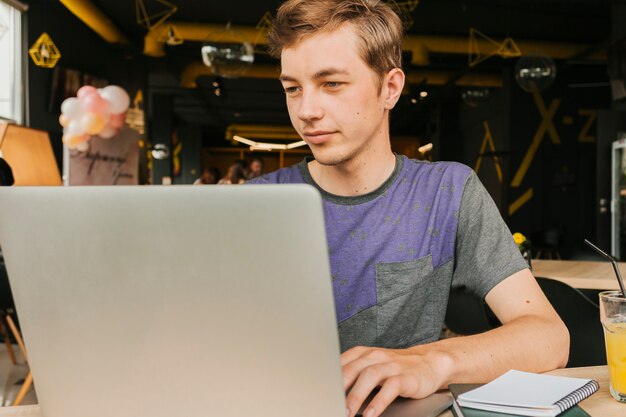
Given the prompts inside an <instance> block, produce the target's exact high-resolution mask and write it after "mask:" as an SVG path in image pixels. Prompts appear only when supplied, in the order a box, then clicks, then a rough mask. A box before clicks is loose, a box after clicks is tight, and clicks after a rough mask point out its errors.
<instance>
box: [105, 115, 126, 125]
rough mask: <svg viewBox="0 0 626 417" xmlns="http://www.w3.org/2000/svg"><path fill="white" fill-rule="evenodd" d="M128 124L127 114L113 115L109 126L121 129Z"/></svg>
mask: <svg viewBox="0 0 626 417" xmlns="http://www.w3.org/2000/svg"><path fill="white" fill-rule="evenodd" d="M124 123H126V113H120V114H112V115H111V118H110V119H109V124H110V125H111V126H113V127H115V128H120V127H122V126H124Z"/></svg>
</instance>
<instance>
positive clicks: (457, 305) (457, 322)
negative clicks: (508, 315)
mask: <svg viewBox="0 0 626 417" xmlns="http://www.w3.org/2000/svg"><path fill="white" fill-rule="evenodd" d="M445 324H446V327H447V328H448V329H449V330H450V331H452V332H453V333H456V334H459V335H471V334H476V333H482V332H486V331H487V330H491V329H493V328H494V327H496V325H494V323H493V321H492V319H490V316H489V315H488V312H487V305H486V304H485V302H484V301H483V300H481V299H480V297H478V296H477V295H475V294H473V293H471V292H470V291H468V290H467V289H466V288H464V287H461V288H452V290H450V298H449V300H448V308H447V310H446V318H445Z"/></svg>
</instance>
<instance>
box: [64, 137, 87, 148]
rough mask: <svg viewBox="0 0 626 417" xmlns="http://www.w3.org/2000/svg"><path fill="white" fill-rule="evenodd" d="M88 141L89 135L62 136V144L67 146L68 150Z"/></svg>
mask: <svg viewBox="0 0 626 417" xmlns="http://www.w3.org/2000/svg"><path fill="white" fill-rule="evenodd" d="M88 140H89V135H63V143H64V144H65V145H67V147H68V148H70V149H74V148H76V146H78V145H79V144H80V143H83V142H86V141H88Z"/></svg>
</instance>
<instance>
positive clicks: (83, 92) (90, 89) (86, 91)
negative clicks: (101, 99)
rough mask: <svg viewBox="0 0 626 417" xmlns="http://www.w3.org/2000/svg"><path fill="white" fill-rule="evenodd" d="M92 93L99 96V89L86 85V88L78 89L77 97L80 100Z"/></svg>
mask: <svg viewBox="0 0 626 417" xmlns="http://www.w3.org/2000/svg"><path fill="white" fill-rule="evenodd" d="M91 93H96V94H98V89H97V88H96V87H93V86H91V85H84V86H82V87H81V88H79V89H78V91H77V92H76V97H78V98H79V99H80V98H82V97H83V96H86V95H88V94H91Z"/></svg>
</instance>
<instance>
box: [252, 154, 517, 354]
mask: <svg viewBox="0 0 626 417" xmlns="http://www.w3.org/2000/svg"><path fill="white" fill-rule="evenodd" d="M310 160H311V159H305V160H304V161H302V162H301V163H299V164H297V165H294V166H292V167H289V168H283V169H280V170H278V171H275V172H272V173H270V174H267V175H265V176H263V177H261V178H258V179H255V180H253V181H252V182H253V183H257V184H268V183H271V184H276V183H307V184H311V185H313V186H315V187H316V188H317V189H318V190H319V191H320V193H321V194H322V198H323V204H324V216H325V222H326V235H327V239H328V248H329V256H330V268H331V274H332V280H333V290H334V296H335V306H336V313H337V322H338V325H339V336H340V341H341V349H342V351H344V350H346V349H349V348H351V347H353V346H380V347H389V348H404V347H409V346H413V345H416V344H421V343H428V342H433V341H436V340H438V339H439V337H440V335H441V329H442V327H443V321H444V316H445V312H446V306H447V302H448V296H449V292H450V288H451V286H455V287H456V286H465V287H467V288H468V289H470V290H471V291H473V292H474V293H476V294H477V295H478V296H480V297H481V298H484V297H485V296H486V295H487V293H488V292H489V291H490V290H491V289H492V288H493V287H494V286H495V285H496V284H498V283H499V282H500V281H502V280H503V279H504V278H506V277H508V276H509V275H511V274H513V273H515V272H518V271H520V270H522V269H524V268H526V267H527V264H526V263H525V261H524V259H523V258H522V257H521V255H520V252H519V250H518V249H517V246H516V245H515V243H514V241H513V238H512V236H511V233H510V231H509V229H508V228H507V226H506V224H505V223H504V221H503V220H502V217H501V216H500V213H499V212H498V210H497V208H496V206H495V204H494V202H493V200H492V199H491V197H490V196H489V194H488V193H487V191H486V190H485V188H484V187H483V186H482V184H481V183H480V180H479V179H478V177H477V176H476V174H474V172H473V171H472V170H471V169H470V168H469V167H467V166H465V165H462V164H459V163H454V162H436V163H431V162H424V161H417V160H412V159H409V158H407V157H405V156H397V157H396V167H395V169H394V172H393V174H392V175H391V176H390V177H389V178H388V179H387V181H385V183H384V184H382V185H381V186H380V187H379V188H378V189H377V190H375V191H372V192H371V193H368V194H365V195H361V196H357V197H341V196H337V195H333V194H330V193H328V192H326V191H324V190H323V189H321V188H320V187H319V186H318V185H317V184H316V183H315V181H314V180H313V178H312V177H311V175H310V173H309V170H308V167H307V163H308V162H309V161H310Z"/></svg>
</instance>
